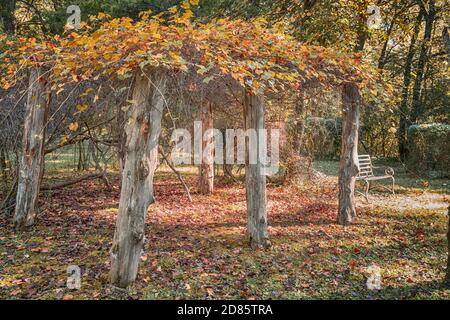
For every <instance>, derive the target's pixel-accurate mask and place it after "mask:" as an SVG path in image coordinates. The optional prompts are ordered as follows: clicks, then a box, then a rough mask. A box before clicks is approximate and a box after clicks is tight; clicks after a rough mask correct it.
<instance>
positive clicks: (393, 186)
mask: <svg viewBox="0 0 450 320" xmlns="http://www.w3.org/2000/svg"><path fill="white" fill-rule="evenodd" d="M392 194H395V178H394V177H392Z"/></svg>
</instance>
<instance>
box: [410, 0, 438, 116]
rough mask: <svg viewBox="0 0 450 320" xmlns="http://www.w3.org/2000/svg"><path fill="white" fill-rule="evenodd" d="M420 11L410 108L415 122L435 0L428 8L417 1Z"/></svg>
mask: <svg viewBox="0 0 450 320" xmlns="http://www.w3.org/2000/svg"><path fill="white" fill-rule="evenodd" d="M419 4H420V6H421V11H422V12H423V15H424V19H425V31H424V36H423V41H422V46H421V48H420V56H419V61H418V62H417V71H416V79H415V82H414V89H413V96H412V110H411V122H412V123H415V122H416V121H417V120H418V118H419V116H420V115H421V114H422V113H423V110H422V101H421V100H420V97H421V90H422V83H423V79H424V73H425V67H426V64H427V59H428V52H429V49H430V42H431V35H432V32H433V25H434V21H435V18H436V13H437V11H436V6H435V0H430V2H429V8H428V10H427V9H426V8H425V6H424V4H423V2H422V1H419Z"/></svg>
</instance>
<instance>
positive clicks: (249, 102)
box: [244, 92, 270, 249]
mask: <svg viewBox="0 0 450 320" xmlns="http://www.w3.org/2000/svg"><path fill="white" fill-rule="evenodd" d="M264 114H265V106H264V96H263V95H262V94H261V95H253V94H250V93H249V92H246V94H245V99H244V122H245V127H246V130H249V129H253V130H255V132H256V139H250V137H249V136H247V137H246V164H245V183H246V196H247V219H248V220H247V233H248V236H249V241H250V245H251V247H252V248H255V249H256V248H268V247H269V246H270V241H269V234H268V231H267V210H266V201H267V197H266V176H265V174H264V164H263V163H261V158H260V156H259V154H260V153H261V152H262V150H265V146H263V145H262V141H261V139H260V138H259V137H260V134H261V132H260V131H261V130H262V129H264ZM250 151H253V152H254V154H256V157H252V156H251V152H250Z"/></svg>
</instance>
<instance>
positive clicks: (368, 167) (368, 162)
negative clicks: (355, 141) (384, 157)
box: [356, 154, 395, 201]
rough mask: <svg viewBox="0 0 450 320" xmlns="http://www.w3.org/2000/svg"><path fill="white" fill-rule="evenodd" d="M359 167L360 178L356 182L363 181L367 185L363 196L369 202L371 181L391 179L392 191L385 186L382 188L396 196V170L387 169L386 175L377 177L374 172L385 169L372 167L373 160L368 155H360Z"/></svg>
mask: <svg viewBox="0 0 450 320" xmlns="http://www.w3.org/2000/svg"><path fill="white" fill-rule="evenodd" d="M358 167H359V173H358V176H357V177H356V180H362V181H364V182H365V183H366V189H365V193H364V194H362V195H363V196H364V197H365V198H366V200H367V201H369V198H368V195H369V190H370V182H371V181H377V180H384V179H391V180H392V190H391V189H390V188H387V187H385V186H382V187H383V188H386V189H388V190H389V191H392V194H395V189H394V187H395V178H394V169H392V168H391V167H385V170H384V175H375V174H374V172H373V171H374V169H382V168H383V167H374V166H373V165H372V159H371V158H370V155H368V154H364V155H358ZM359 193H360V192H359Z"/></svg>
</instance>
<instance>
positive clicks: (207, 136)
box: [199, 100, 214, 194]
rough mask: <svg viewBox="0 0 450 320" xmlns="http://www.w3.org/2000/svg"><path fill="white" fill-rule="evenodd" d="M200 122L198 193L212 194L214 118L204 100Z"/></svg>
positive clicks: (209, 105) (210, 105)
mask: <svg viewBox="0 0 450 320" xmlns="http://www.w3.org/2000/svg"><path fill="white" fill-rule="evenodd" d="M200 116H201V121H202V163H201V164H200V166H199V191H200V193H201V194H212V193H213V191H214V148H212V147H211V146H212V145H213V142H214V132H213V128H214V118H213V111H212V104H211V102H209V101H207V100H204V101H202V104H201V107H200Z"/></svg>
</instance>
